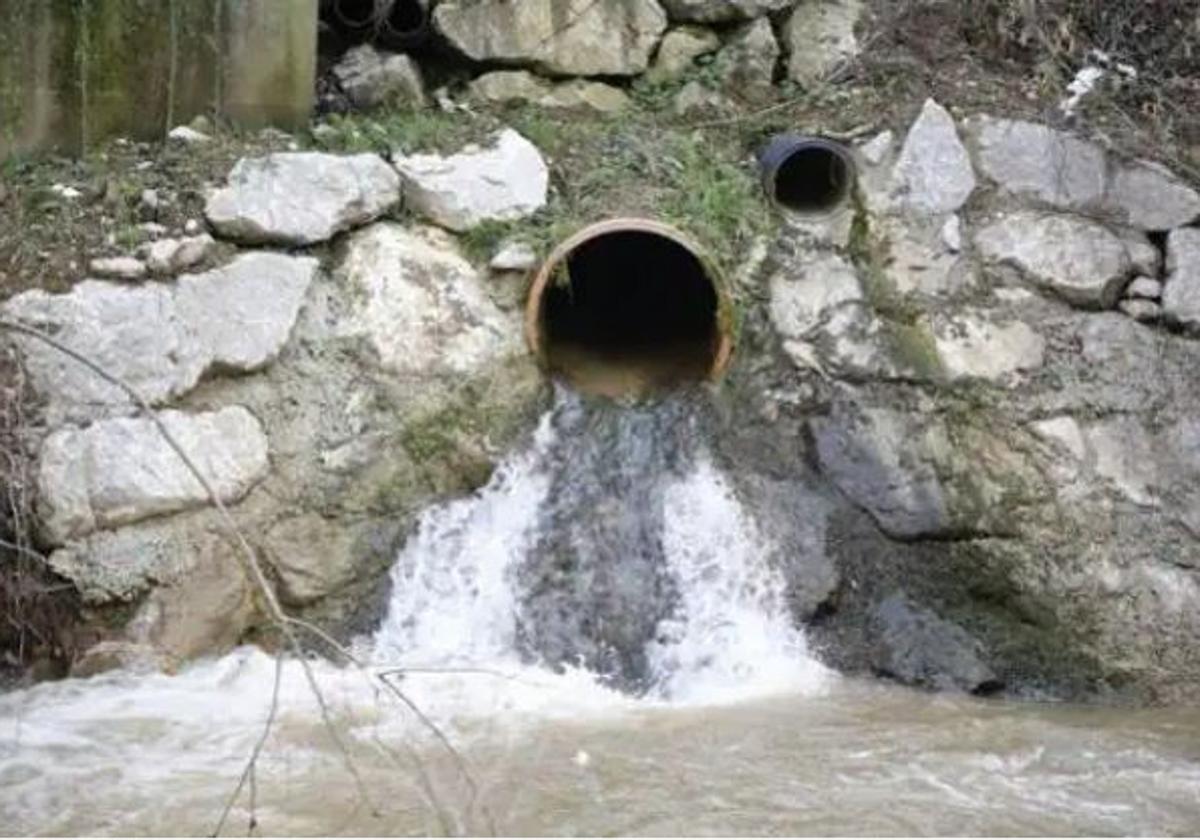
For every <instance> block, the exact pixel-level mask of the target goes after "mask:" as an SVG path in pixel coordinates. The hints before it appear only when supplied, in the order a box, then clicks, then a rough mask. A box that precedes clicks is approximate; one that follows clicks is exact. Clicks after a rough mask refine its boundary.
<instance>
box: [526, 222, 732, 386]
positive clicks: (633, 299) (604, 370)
mask: <svg viewBox="0 0 1200 840" xmlns="http://www.w3.org/2000/svg"><path fill="white" fill-rule="evenodd" d="M568 278H569V279H568ZM541 320H542V332H543V337H544V348H545V353H546V358H547V360H548V362H549V364H550V366H551V367H552V368H554V369H556V370H558V371H559V372H562V373H565V374H566V375H567V376H568V378H570V379H572V380H573V381H575V383H576V385H577V386H580V387H583V388H584V389H585V390H591V391H594V392H599V393H614V395H615V394H616V393H627V392H628V391H630V390H643V389H645V388H656V387H670V386H672V385H677V384H680V383H681V382H685V381H696V380H700V379H704V378H705V377H707V376H708V374H709V373H710V372H711V370H712V368H713V366H714V364H715V361H716V355H717V351H718V346H719V343H720V333H719V326H718V298H717V292H716V289H715V288H714V286H713V280H712V278H711V277H710V276H709V274H708V272H707V271H706V269H705V266H704V264H703V263H702V262H701V260H700V259H699V258H698V257H697V256H696V255H695V254H693V253H692V252H691V251H689V250H688V249H687V248H685V247H684V246H682V245H680V244H679V243H678V242H675V241H674V240H672V239H670V238H668V237H665V236H661V235H659V234H656V233H651V232H647V231H632V230H631V231H615V232H612V233H606V234H602V235H600V236H597V237H595V238H593V239H590V240H588V241H586V242H584V243H583V244H581V245H579V246H578V247H577V248H575V250H574V251H572V252H571V253H570V255H569V256H568V257H567V258H566V260H565V271H564V268H563V266H562V265H561V264H560V266H559V267H558V268H557V269H556V270H555V274H554V275H553V276H552V279H551V283H550V285H549V286H548V287H547V289H546V291H545V293H544V295H543V297H542V309H541ZM584 380H586V381H584Z"/></svg>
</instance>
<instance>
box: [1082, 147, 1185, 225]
mask: <svg viewBox="0 0 1200 840" xmlns="http://www.w3.org/2000/svg"><path fill="white" fill-rule="evenodd" d="M1104 201H1105V205H1106V208H1107V209H1109V210H1110V211H1111V212H1112V213H1113V214H1114V215H1115V216H1116V218H1117V219H1118V221H1121V222H1123V223H1124V224H1127V225H1129V226H1130V227H1135V228H1138V229H1139V230H1151V231H1157V230H1171V229H1172V228H1177V227H1182V226H1184V225H1189V224H1192V223H1193V222H1196V221H1200V193H1197V192H1196V190H1194V189H1192V188H1191V187H1189V186H1187V185H1186V184H1184V183H1183V182H1182V181H1180V180H1179V179H1178V178H1176V177H1175V175H1174V174H1172V173H1171V171H1170V170H1168V169H1166V168H1164V167H1162V166H1159V165H1157V164H1154V163H1148V162H1141V163H1137V164H1133V165H1131V166H1124V167H1121V168H1119V169H1117V171H1116V172H1115V173H1114V174H1113V176H1112V179H1111V181H1110V182H1109V185H1108V193H1107V194H1106V195H1105V197H1104Z"/></svg>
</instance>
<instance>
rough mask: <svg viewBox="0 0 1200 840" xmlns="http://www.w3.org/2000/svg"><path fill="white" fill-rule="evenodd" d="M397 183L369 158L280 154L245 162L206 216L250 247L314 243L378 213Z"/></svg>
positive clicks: (394, 199) (391, 202)
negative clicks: (250, 245)
mask: <svg viewBox="0 0 1200 840" xmlns="http://www.w3.org/2000/svg"><path fill="white" fill-rule="evenodd" d="M399 201H400V179H399V177H398V176H397V175H396V173H395V171H394V170H393V169H392V168H391V167H390V166H388V165H387V163H386V162H385V161H384V160H383V158H381V157H379V156H378V155H373V154H361V155H352V156H348V157H342V156H338V155H327V154H321V153H318V152H280V153H277V154H271V155H267V156H266V157H261V158H243V159H242V160H240V161H238V163H237V165H236V166H234V168H233V171H232V172H231V173H230V174H229V185H228V186H227V187H224V188H223V189H220V190H218V191H217V192H216V193H214V194H213V195H212V197H211V198H209V200H208V203H207V205H206V206H205V211H204V212H205V215H206V216H207V217H208V221H209V224H211V225H212V227H213V229H214V230H215V231H216V232H217V233H218V235H220V236H222V237H225V238H226V239H232V240H235V241H237V242H244V243H247V244H252V245H261V244H279V245H312V244H315V243H317V242H324V241H326V240H328V239H331V238H332V237H333V236H334V235H335V234H337V233H340V232H342V231H344V230H349V229H350V228H352V227H356V226H359V225H362V224H365V223H366V222H369V221H371V220H372V219H375V218H376V217H378V216H381V215H382V214H383V213H385V212H387V211H388V210H389V209H390V208H392V207H393V206H395V205H396V204H397V203H398V202H399Z"/></svg>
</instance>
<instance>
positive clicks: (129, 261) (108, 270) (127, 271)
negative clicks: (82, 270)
mask: <svg viewBox="0 0 1200 840" xmlns="http://www.w3.org/2000/svg"><path fill="white" fill-rule="evenodd" d="M88 270H89V271H90V272H91V273H92V274H94V275H95V276H96V277H109V278H112V279H113V280H141V279H142V278H143V277H145V276H146V264H145V263H144V262H142V261H141V260H139V259H138V258H137V257H100V258H99V259H94V260H92V261H91V262H90V263H88Z"/></svg>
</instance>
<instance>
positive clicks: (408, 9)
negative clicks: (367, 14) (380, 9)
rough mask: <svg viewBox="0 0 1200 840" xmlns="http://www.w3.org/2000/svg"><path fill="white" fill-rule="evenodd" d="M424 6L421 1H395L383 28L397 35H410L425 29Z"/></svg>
mask: <svg viewBox="0 0 1200 840" xmlns="http://www.w3.org/2000/svg"><path fill="white" fill-rule="evenodd" d="M425 22H426V14H425V5H424V3H422V2H421V0H396V2H395V3H394V4H393V5H392V10H391V12H390V13H389V14H388V16H387V19H386V20H385V21H384V26H385V27H386V28H387V29H389V30H391V31H392V32H395V33H397V34H399V35H412V34H415V33H418V32H421V31H423V30H424V29H425Z"/></svg>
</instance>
